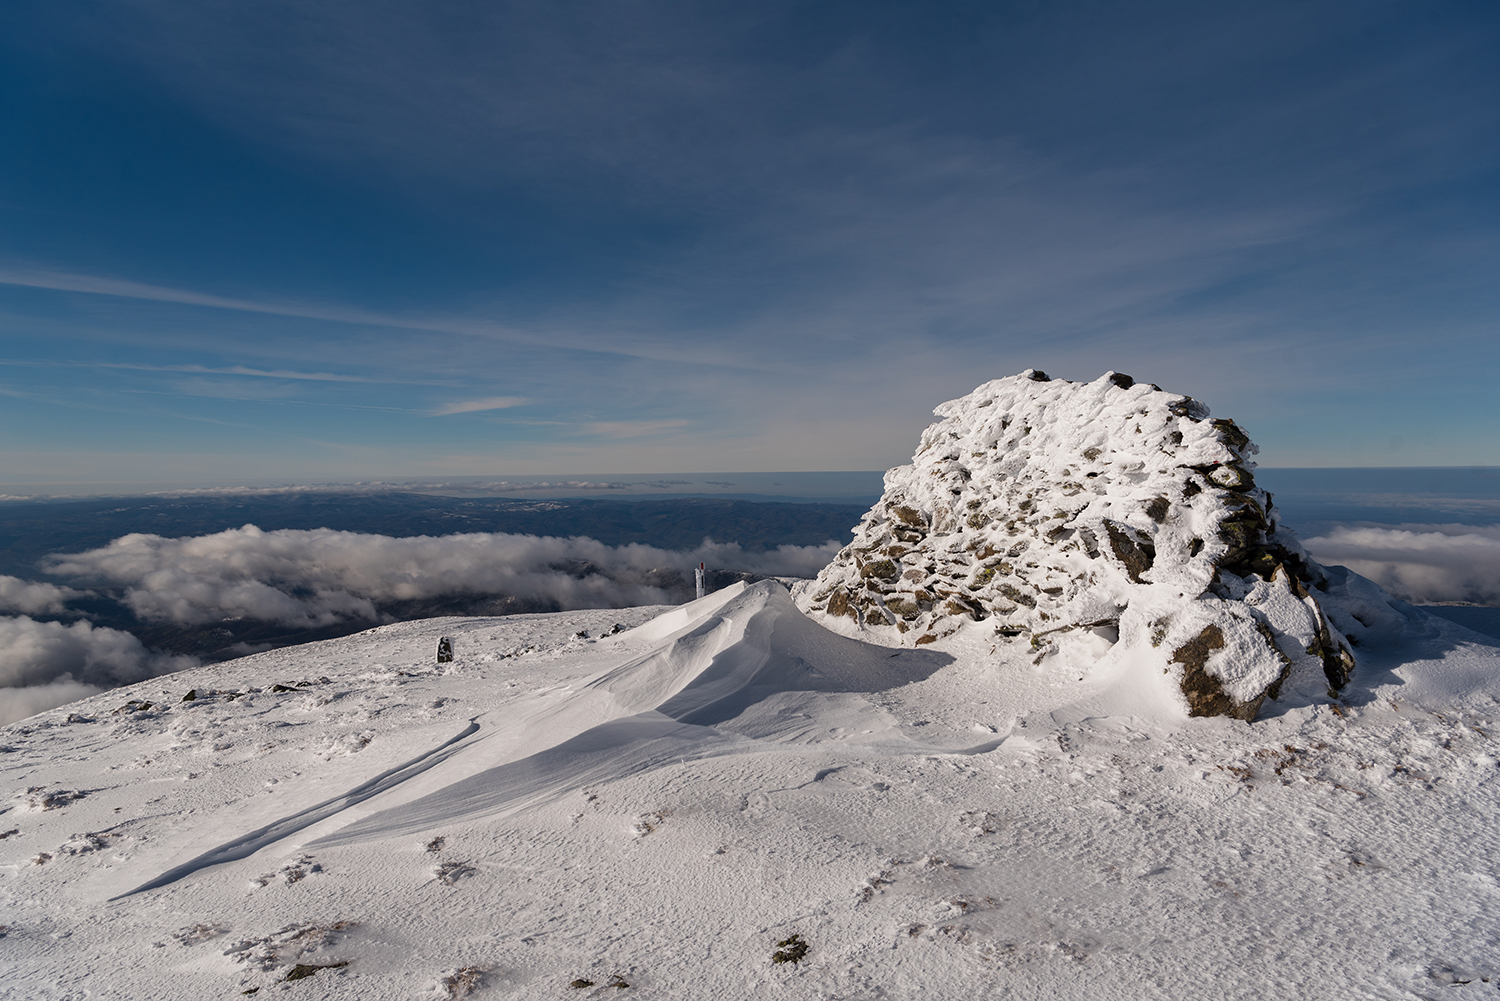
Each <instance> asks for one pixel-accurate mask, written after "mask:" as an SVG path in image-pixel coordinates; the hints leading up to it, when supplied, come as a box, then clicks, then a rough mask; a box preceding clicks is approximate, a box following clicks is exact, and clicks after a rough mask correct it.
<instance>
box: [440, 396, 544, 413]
mask: <svg viewBox="0 0 1500 1001" xmlns="http://www.w3.org/2000/svg"><path fill="white" fill-rule="evenodd" d="M530 402H532V401H531V400H530V399H528V398H527V397H524V396H490V397H487V398H485V399H483V400H461V401H458V402H455V403H449V404H447V405H446V406H444V407H440V408H439V409H437V410H434V411H433V412H432V416H434V417H446V416H448V415H449V414H473V413H479V412H481V411H485V410H508V409H510V408H511V407H524V406H525V405H526V404H528V403H530Z"/></svg>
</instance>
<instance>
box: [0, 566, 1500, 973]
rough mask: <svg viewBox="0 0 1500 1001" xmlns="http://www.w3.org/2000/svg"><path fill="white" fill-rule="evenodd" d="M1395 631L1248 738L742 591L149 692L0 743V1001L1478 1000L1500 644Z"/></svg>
mask: <svg viewBox="0 0 1500 1001" xmlns="http://www.w3.org/2000/svg"><path fill="white" fill-rule="evenodd" d="M662 612H665V614H660V615H658V613H662ZM1412 614H1413V617H1414V618H1413V622H1414V623H1416V626H1420V628H1418V627H1416V626H1414V627H1413V628H1408V629H1405V630H1402V631H1399V632H1396V631H1386V632H1381V631H1379V630H1371V631H1370V632H1369V633H1368V634H1367V635H1366V636H1365V637H1364V638H1363V639H1362V641H1361V645H1360V647H1359V658H1360V671H1359V673H1358V675H1357V676H1356V678H1355V680H1354V681H1353V682H1352V683H1351V685H1350V687H1349V688H1348V689H1346V691H1345V693H1344V696H1343V698H1342V699H1341V700H1340V701H1339V702H1337V703H1334V702H1330V701H1329V700H1327V699H1326V698H1323V699H1322V700H1321V701H1320V700H1316V699H1310V698H1308V699H1298V700H1291V701H1288V702H1286V703H1282V704H1275V703H1267V707H1266V710H1264V711H1263V714H1262V717H1261V718H1259V719H1258V720H1257V721H1256V722H1254V723H1244V722H1241V721H1238V720H1232V719H1227V718H1188V717H1186V716H1184V715H1183V714H1182V712H1181V710H1180V707H1178V706H1177V704H1176V702H1174V701H1173V700H1172V699H1170V698H1167V697H1166V696H1167V695H1170V694H1171V693H1170V690H1169V689H1166V688H1164V689H1163V691H1164V692H1165V695H1164V694H1163V692H1156V691H1153V690H1151V689H1150V687H1149V686H1148V685H1145V681H1146V680H1148V679H1146V677H1145V675H1144V674H1143V673H1141V672H1140V671H1138V670H1135V669H1133V668H1132V667H1130V666H1129V665H1125V666H1122V667H1121V668H1120V669H1119V670H1117V671H1116V672H1115V673H1114V674H1113V675H1111V674H1110V673H1109V672H1102V673H1095V674H1091V675H1089V676H1088V678H1087V679H1086V680H1084V681H1080V680H1079V678H1078V675H1077V674H1076V673H1072V672H1073V671H1074V670H1075V669H1073V668H1071V667H1070V666H1069V665H1067V664H1064V663H1060V662H1058V661H1057V659H1053V660H1052V661H1049V662H1044V663H1042V664H1035V663H1033V661H1032V659H1031V658H1030V657H1009V656H1007V653H1006V648H1005V647H1004V646H1003V645H1000V646H993V645H992V644H990V643H988V642H985V643H979V642H978V641H977V640H974V639H972V638H965V636H964V635H963V634H959V635H957V636H954V637H952V638H951V639H949V640H946V641H941V642H938V643H934V644H930V645H928V646H926V647H924V648H922V649H919V650H897V649H892V648H889V647H881V646H875V645H871V644H864V643H860V642H858V641H857V640H854V639H851V638H847V637H844V636H838V635H835V634H833V633H829V632H827V631H826V630H823V629H822V628H821V627H819V626H817V625H816V624H815V623H813V622H811V621H810V620H808V619H806V618H805V617H803V616H802V615H801V613H799V612H797V611H796V609H795V608H794V607H793V605H792V602H791V599H790V597H789V596H788V595H786V593H785V592H784V591H783V590H782V589H781V588H780V587H779V586H778V585H776V584H775V583H773V582H763V583H761V584H757V585H753V586H751V587H744V586H737V587H735V588H730V589H726V590H725V591H723V592H719V593H716V594H714V595H710V596H709V597H708V598H705V599H703V600H702V601H700V602H695V603H693V604H691V605H688V606H683V607H680V608H677V609H670V610H664V609H660V608H657V609H629V610H623V611H621V610H606V611H589V612H569V613H559V614H557V615H542V616H516V617H511V618H506V619H463V620H454V619H449V620H428V621H421V622H410V623H401V624H397V625H393V626H387V627H382V628H380V629H375V630H371V631H369V632H367V633H363V634H360V635H358V636H352V637H346V638H343V639H337V640H330V641H327V642H324V643H318V644H310V645H308V646H305V647H297V648H290V649H283V650H278V651H274V652H270V653H265V654H260V655H257V656H254V657H249V658H244V659H242V660H239V661H233V662H230V663H227V664H222V665H218V666H215V667H209V668H202V669H198V670H195V671H191V672H187V673H185V674H180V675H173V676H168V677H163V678H157V679H153V680H152V681H149V682H144V683H142V684H140V685H137V686H134V687H132V688H129V689H122V690H118V691H114V692H109V693H105V694H103V695H100V696H96V697H94V698H91V699H88V700H85V701H84V702H82V703H78V704H75V705H72V706H68V707H64V708H63V709H59V710H56V711H54V712H51V713H48V714H44V715H42V716H39V717H35V718H33V719H30V720H26V721H24V722H23V723H19V724H15V725H12V726H10V727H6V728H4V729H3V730H0V776H3V777H4V780H5V782H4V785H3V786H0V795H3V796H4V797H5V798H4V800H3V803H0V810H3V811H4V812H3V813H0V834H3V835H4V837H3V840H0V910H3V914H4V916H3V917H0V924H3V925H5V931H4V938H3V939H0V963H3V964H4V969H3V975H0V996H4V997H16V998H47V999H63V998H83V997H102V998H109V997H118V998H141V997H153V998H168V999H171V998H179V997H181V998H189V997H191V998H202V997H205V996H240V995H241V994H242V992H245V991H255V993H256V994H258V995H262V996H269V995H275V996H281V995H282V994H287V995H288V996H304V997H309V998H312V997H359V998H412V997H432V998H444V997H461V996H468V995H472V996H475V997H487V996H493V997H519V998H562V997H591V996H597V997H622V998H623V997H631V996H635V997H642V998H698V997H712V996H718V995H723V996H727V997H741V996H763V997H768V998H849V999H853V998H866V999H867V998H915V997H919V996H920V997H941V998H991V997H993V998H1043V997H1047V998H1058V997H1061V998H1115V997H1118V998H1184V997H1186V998H1194V997H1201V998H1239V997H1243V998H1252V997H1254V998H1320V997H1327V998H1364V997H1369V998H1415V997H1443V998H1463V997H1469V996H1493V994H1494V992H1495V991H1496V989H1497V986H1496V984H1497V981H1496V978H1497V977H1500V969H1497V966H1500V878H1497V877H1500V872H1497V864H1496V862H1495V860H1496V859H1497V858H1500V852H1497V848H1500V845H1497V843H1496V842H1497V839H1500V827H1497V820H1500V817H1497V814H1500V796H1497V786H1496V775H1497V768H1500V747H1497V737H1500V719H1497V718H1496V717H1497V716H1500V701H1497V695H1500V672H1497V670H1496V668H1497V667H1500V649H1497V648H1496V647H1495V646H1494V644H1493V641H1488V640H1486V639H1485V638H1484V637H1480V636H1478V635H1477V634H1473V633H1470V632H1468V631H1466V630H1464V629H1463V628H1462V627H1460V626H1457V625H1454V624H1451V623H1446V622H1441V621H1439V620H1435V619H1433V620H1427V619H1425V618H1423V617H1422V616H1420V614H1419V613H1412ZM616 623H619V624H621V625H623V626H625V627H627V631H625V632H622V633H619V634H617V635H612V636H608V637H605V638H600V637H601V636H603V634H605V633H607V632H609V631H610V629H611V628H612V626H613V625H614V624H616ZM643 623H644V625H643ZM628 627H636V628H628ZM580 631H583V632H586V633H587V637H581V636H579V635H577V634H578V633H579V632H580ZM440 635H447V636H451V637H453V638H454V641H455V647H456V658H455V661H454V662H453V663H452V664H445V665H437V664H436V663H434V658H433V653H434V651H435V648H436V645H437V638H438V637H439V636H440ZM278 685H279V686H280V687H281V688H283V689H285V690H282V691H275V690H273V688H275V686H278ZM189 691H192V692H194V694H195V698H194V699H192V700H191V701H183V699H184V697H185V696H186V694H187V693H188V692H189ZM144 702H149V703H151V705H150V706H149V707H147V708H144V709H141V708H139V707H140V706H141V704H142V703H144ZM1268 713H1269V715H1267V714H1268ZM277 825H280V826H277ZM267 830H269V834H264V835H261V837H262V838H265V837H270V838H271V840H266V841H264V843H262V842H261V841H257V839H256V832H264V831H267ZM12 832H13V833H12ZM43 855H45V856H47V858H45V859H42V856H43ZM141 887H147V888H146V889H139V888H141ZM794 934H795V935H798V936H800V937H801V938H802V939H803V940H805V941H806V942H807V944H808V945H809V950H808V952H807V954H806V956H805V957H804V958H803V959H802V960H801V961H800V962H796V963H790V962H788V963H781V964H776V963H773V962H772V960H771V957H772V954H773V952H775V951H776V949H777V943H778V942H780V941H785V940H787V939H788V938H789V937H790V936H791V935H794ZM336 964H347V965H336ZM299 971H302V973H301V974H300V975H298V976H297V977H296V979H288V978H290V977H293V976H294V975H297V974H298V973H299ZM584 982H587V985H586V986H578V987H574V986H570V985H572V984H574V983H580V984H583V983H584ZM622 984H623V985H626V986H621V985H622Z"/></svg>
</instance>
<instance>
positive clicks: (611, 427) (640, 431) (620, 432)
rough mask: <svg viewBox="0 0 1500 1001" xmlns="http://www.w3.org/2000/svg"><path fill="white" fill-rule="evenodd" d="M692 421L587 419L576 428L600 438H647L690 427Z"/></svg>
mask: <svg viewBox="0 0 1500 1001" xmlns="http://www.w3.org/2000/svg"><path fill="white" fill-rule="evenodd" d="M692 423H693V422H692V421H685V420H665V421H589V422H587V423H584V424H580V425H578V427H577V430H578V431H579V432H581V433H583V434H586V435H597V436H598V437H600V438H619V439H625V438H647V437H651V436H653V435H661V434H668V433H670V432H673V431H680V430H682V429H683V428H685V427H690V426H691V425H692Z"/></svg>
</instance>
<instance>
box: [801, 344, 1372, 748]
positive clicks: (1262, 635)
mask: <svg viewBox="0 0 1500 1001" xmlns="http://www.w3.org/2000/svg"><path fill="white" fill-rule="evenodd" d="M935 413H936V414H937V415H938V416H939V417H940V418H942V419H941V420H939V421H938V422H936V423H935V424H932V425H931V426H929V427H928V428H927V430H926V431H925V432H924V433H923V435H922V442H921V446H920V447H919V448H918V449H917V452H916V455H915V456H914V457H913V459H912V464H911V465H909V466H900V467H897V468H896V469H892V470H891V471H890V472H888V473H886V477H885V494H884V496H882V497H881V499H880V501H879V502H878V503H877V504H876V505H875V506H874V507H873V508H871V510H870V512H869V513H868V514H867V515H866V516H865V518H864V520H863V521H862V522H861V523H860V525H859V527H858V528H856V529H855V536H856V537H855V540H854V542H853V543H851V544H850V545H849V546H847V547H846V548H845V549H844V550H843V551H842V552H840V553H839V555H838V556H837V557H836V558H835V559H834V560H833V562H832V563H830V564H829V565H828V567H827V568H825V569H824V570H823V572H822V573H821V574H819V576H818V579H817V581H816V582H815V584H814V585H813V586H812V587H810V588H807V589H806V590H804V591H802V593H801V595H800V603H801V605H802V606H803V608H804V610H806V611H808V612H809V613H810V614H812V615H814V616H815V617H819V618H820V619H821V620H822V621H824V622H825V623H828V624H830V625H833V626H835V627H836V628H840V629H841V630H843V631H850V630H857V631H860V632H864V633H867V634H869V635H871V638H875V639H878V640H880V641H882V642H885V643H888V644H891V645H903V646H915V645H921V644H926V643H932V642H936V641H938V640H941V639H945V638H946V637H948V636H950V635H951V634H953V633H955V632H958V631H959V630H966V631H969V632H971V633H972V632H974V631H976V630H984V631H987V632H988V633H990V634H993V636H994V637H996V639H997V642H1004V643H1007V644H1015V643H1021V644H1028V645H1029V647H1030V651H1031V652H1033V653H1034V657H1033V659H1034V661H1035V662H1036V663H1037V664H1038V665H1042V664H1044V663H1045V662H1047V660H1048V658H1049V657H1062V658H1064V661H1065V662H1067V663H1070V664H1081V665H1084V666H1091V665H1097V664H1101V663H1103V662H1104V660H1105V659H1108V660H1110V661H1111V662H1118V661H1119V660H1121V659H1122V658H1125V659H1130V660H1132V662H1139V661H1141V660H1142V659H1144V660H1146V661H1149V662H1150V663H1153V664H1155V665H1156V666H1157V667H1159V668H1160V671H1158V672H1156V673H1157V676H1158V677H1159V676H1160V674H1161V673H1163V672H1164V673H1166V674H1167V675H1170V676H1171V677H1172V678H1173V680H1174V682H1175V684H1176V687H1177V688H1178V689H1179V690H1180V691H1181V693H1182V697H1183V699H1184V700H1185V702H1186V706H1187V710H1188V711H1189V712H1190V713H1191V714H1193V715H1228V716H1234V717H1238V718H1240V719H1246V720H1248V719H1252V718H1253V717H1254V716H1255V714H1256V712H1257V711H1258V710H1259V709H1260V706H1261V703H1262V702H1263V701H1264V700H1265V698H1266V697H1267V696H1268V695H1270V696H1272V697H1274V696H1275V695H1276V694H1277V692H1278V691H1279V689H1280V688H1281V686H1282V685H1283V683H1285V682H1286V680H1287V679H1288V678H1289V677H1290V676H1293V675H1298V674H1300V675H1301V676H1302V677H1303V678H1304V680H1305V679H1306V678H1307V677H1308V676H1310V675H1311V674H1312V673H1315V672H1316V673H1321V675H1322V678H1323V681H1324V683H1326V686H1327V688H1328V689H1330V690H1337V689H1339V688H1341V687H1342V686H1343V685H1344V683H1345V682H1346V681H1347V680H1348V678H1349V673H1350V671H1352V670H1353V668H1354V658H1353V656H1352V654H1351V653H1350V644H1349V642H1348V640H1347V639H1346V638H1345V636H1344V634H1343V633H1342V632H1341V631H1340V630H1339V629H1338V628H1336V627H1335V626H1334V625H1333V624H1331V623H1330V621H1329V616H1328V614H1325V605H1326V604H1327V603H1328V601H1329V599H1330V596H1329V594H1328V591H1327V589H1328V588H1329V586H1330V576H1329V574H1328V572H1327V571H1325V570H1324V568H1323V567H1320V566H1319V565H1318V564H1317V563H1315V562H1314V561H1313V560H1312V559H1311V558H1310V557H1309V556H1308V554H1307V553H1306V551H1305V550H1303V548H1302V547H1301V545H1300V544H1298V542H1297V541H1296V539H1294V538H1292V537H1291V536H1290V535H1289V534H1288V533H1286V532H1284V531H1279V530H1278V524H1277V517H1276V514H1275V512H1274V510H1273V508H1272V505H1271V497H1270V495H1269V494H1267V493H1266V492H1265V491H1264V490H1262V489H1261V488H1259V487H1258V486H1256V485H1255V476H1254V468H1255V464H1254V463H1253V462H1251V461H1250V456H1252V455H1254V454H1255V452H1256V451H1257V450H1256V448H1255V446H1254V445H1253V444H1251V443H1250V439H1249V438H1248V437H1247V436H1246V434H1245V433H1244V432H1243V431H1242V430H1240V428H1239V427H1237V426H1236V425H1235V423H1234V422H1233V421H1228V420H1211V419H1210V418H1209V410H1208V408H1207V407H1206V406H1204V405H1203V404H1202V403H1199V402H1198V401H1196V400H1194V399H1192V398H1190V397H1186V396H1179V395H1176V394H1173V393H1167V392H1163V391H1162V390H1161V389H1160V388H1159V387H1157V386H1153V385H1149V384H1144V383H1137V382H1135V381H1134V380H1133V379H1131V378H1130V377H1129V376H1127V375H1122V374H1120V373H1117V372H1109V373H1106V374H1105V375H1104V376H1102V377H1101V378H1099V379H1097V380H1095V381H1094V382H1090V383H1076V382H1068V381H1066V380H1062V379H1048V378H1047V377H1046V376H1045V375H1044V374H1043V373H1041V372H1038V371H1036V370H1029V371H1026V372H1023V373H1021V374H1020V375H1016V376H1012V377H1010V378H1006V379H997V380H995V381H994V382H989V383H986V384H985V385H983V386H981V387H979V388H978V389H976V390H975V391H974V392H972V393H970V394H969V395H968V396H965V397H963V398H962V399H958V400H953V401H951V402H949V403H945V404H943V405H942V406H940V407H938V408H937V410H936V411H935ZM1340 579H1342V578H1340ZM1059 663H1061V662H1059ZM1304 687H1305V686H1304Z"/></svg>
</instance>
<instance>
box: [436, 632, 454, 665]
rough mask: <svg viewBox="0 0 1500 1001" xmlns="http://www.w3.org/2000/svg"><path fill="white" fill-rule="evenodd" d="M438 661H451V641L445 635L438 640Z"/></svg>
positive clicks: (449, 662) (444, 662)
mask: <svg viewBox="0 0 1500 1001" xmlns="http://www.w3.org/2000/svg"><path fill="white" fill-rule="evenodd" d="M438 663H439V664H451V663H453V641H452V640H450V639H449V638H448V637H446V636H444V637H443V638H442V639H440V640H438Z"/></svg>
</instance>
